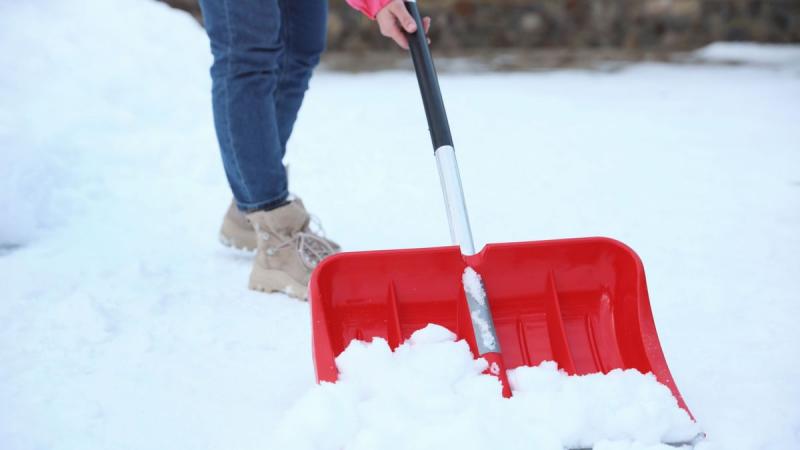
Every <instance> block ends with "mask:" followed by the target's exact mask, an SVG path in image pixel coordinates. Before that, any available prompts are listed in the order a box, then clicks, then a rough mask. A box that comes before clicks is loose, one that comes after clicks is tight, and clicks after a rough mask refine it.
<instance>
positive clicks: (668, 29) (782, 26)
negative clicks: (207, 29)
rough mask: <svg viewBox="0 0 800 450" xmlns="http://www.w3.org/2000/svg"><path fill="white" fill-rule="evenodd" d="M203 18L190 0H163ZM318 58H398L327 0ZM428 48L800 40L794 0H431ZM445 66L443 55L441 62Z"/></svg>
mask: <svg viewBox="0 0 800 450" xmlns="http://www.w3.org/2000/svg"><path fill="white" fill-rule="evenodd" d="M162 1H165V2H166V3H168V4H169V5H171V6H173V7H175V8H179V9H182V10H185V11H187V12H188V13H190V14H192V15H193V16H194V17H195V18H196V19H197V20H198V21H199V22H200V23H202V14H201V12H200V7H199V6H198V2H197V0H162ZM329 8H330V16H329V20H328V51H327V53H326V55H325V58H324V62H325V63H326V64H327V66H328V67H331V68H335V69H341V70H363V69H367V70H369V69H385V68H391V67H398V66H402V67H405V66H406V65H407V64H408V62H407V58H405V54H403V53H402V52H399V51H396V52H390V53H387V52H385V51H380V50H385V49H387V48H391V47H392V45H393V44H392V43H391V42H390V41H388V40H386V39H380V36H379V35H378V33H377V31H376V30H377V27H376V26H375V24H374V23H372V21H370V20H369V19H367V18H366V17H364V16H363V15H361V14H359V13H358V12H357V11H354V10H353V9H352V8H350V7H349V6H348V5H347V4H346V2H345V1H344V0H332V1H330V2H329ZM422 10H423V12H424V13H425V14H427V15H430V16H431V17H432V20H433V25H432V27H431V32H430V37H431V41H432V44H433V46H434V48H435V51H436V54H437V56H439V57H441V56H449V57H469V58H470V61H471V63H472V64H473V65H474V66H475V67H474V68H475V69H479V68H481V67H484V68H490V69H504V70H514V69H526V68H537V67H540V68H552V67H570V66H585V65H590V64H593V63H597V62H608V61H640V60H666V59H670V58H679V57H681V56H682V55H683V53H684V52H687V51H690V50H694V49H697V48H699V47H702V46H704V45H707V44H709V43H711V42H715V41H750V42H761V43H789V42H800V1H798V0H430V1H426V2H424V3H423V4H422ZM443 68H445V69H446V68H447V64H445V67H443Z"/></svg>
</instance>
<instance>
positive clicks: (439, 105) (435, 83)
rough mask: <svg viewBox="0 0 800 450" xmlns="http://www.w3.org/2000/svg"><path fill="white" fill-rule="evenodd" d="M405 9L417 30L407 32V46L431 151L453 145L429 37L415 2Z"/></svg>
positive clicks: (409, 3)
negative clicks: (429, 133) (423, 107)
mask: <svg viewBox="0 0 800 450" xmlns="http://www.w3.org/2000/svg"><path fill="white" fill-rule="evenodd" d="M405 5H406V9H408V12H409V13H410V14H411V17H413V18H414V21H415V22H416V23H417V31H415V32H413V33H407V34H406V36H407V37H408V47H409V49H410V50H411V59H412V61H414V70H415V72H416V73H417V81H418V82H419V90H420V93H422V103H423V105H425V116H426V117H427V118H428V129H429V130H430V132H431V141H433V150H434V151H436V150H437V149H439V148H441V147H443V146H445V145H449V146H450V147H452V146H453V136H452V135H451V134H450V124H449V123H448V122H447V113H446V112H445V110H444V101H443V100H442V91H441V90H440V89H439V79H438V78H437V76H436V68H435V67H434V66H433V58H432V57H431V51H430V49H429V48H428V37H427V36H425V26H424V25H423V24H422V16H421V15H420V13H419V8H417V2H416V1H414V0H411V1H409V0H405Z"/></svg>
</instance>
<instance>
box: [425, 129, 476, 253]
mask: <svg viewBox="0 0 800 450" xmlns="http://www.w3.org/2000/svg"><path fill="white" fill-rule="evenodd" d="M434 155H435V156H436V165H437V166H438V167H439V180H440V181H441V183H442V193H443V194H444V204H445V207H446V208H447V221H448V222H449V223H450V239H451V240H452V241H453V244H455V245H458V246H459V247H461V254H462V255H466V256H470V255H474V254H475V244H474V243H473V242H472V229H471V228H470V226H469V216H467V204H466V203H465V202H464V190H463V189H462V188H461V175H460V174H459V172H458V162H456V152H455V150H454V149H453V147H452V146H450V145H443V146H441V147H439V148H437V149H436V151H435V152H434Z"/></svg>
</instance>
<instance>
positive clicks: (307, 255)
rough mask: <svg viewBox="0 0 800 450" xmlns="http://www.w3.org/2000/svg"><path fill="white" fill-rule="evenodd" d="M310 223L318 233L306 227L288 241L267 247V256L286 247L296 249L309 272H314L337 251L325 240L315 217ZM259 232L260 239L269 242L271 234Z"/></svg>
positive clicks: (320, 225) (312, 217)
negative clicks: (321, 262)
mask: <svg viewBox="0 0 800 450" xmlns="http://www.w3.org/2000/svg"><path fill="white" fill-rule="evenodd" d="M310 223H313V224H314V225H315V228H316V229H317V230H316V231H314V230H312V229H311V227H308V226H307V227H305V230H304V231H298V232H297V233H295V234H294V235H293V236H291V237H290V238H288V239H284V240H283V242H281V243H280V244H278V245H275V246H271V247H267V249H266V252H267V255H269V256H272V255H274V254H275V253H277V252H278V251H279V250H281V249H282V248H285V247H294V248H296V249H297V252H298V253H299V254H300V260H301V261H302V262H303V265H304V266H305V267H306V269H308V270H313V269H314V267H316V266H317V264H319V263H320V261H322V260H323V259H325V258H327V257H328V256H330V255H332V254H334V253H336V249H335V248H333V246H332V245H331V244H330V243H329V242H328V240H326V239H325V233H324V231H323V230H322V224H321V223H320V222H319V219H317V218H316V217H314V216H311V219H310ZM257 231H258V236H259V238H261V239H263V240H266V241H269V240H272V239H271V238H270V235H269V233H264V232H262V231H261V230H257Z"/></svg>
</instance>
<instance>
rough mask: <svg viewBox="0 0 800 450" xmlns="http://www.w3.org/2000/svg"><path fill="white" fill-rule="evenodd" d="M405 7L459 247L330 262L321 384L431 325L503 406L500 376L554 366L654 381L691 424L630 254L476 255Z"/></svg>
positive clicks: (323, 305)
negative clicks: (382, 342) (343, 356)
mask: <svg viewBox="0 0 800 450" xmlns="http://www.w3.org/2000/svg"><path fill="white" fill-rule="evenodd" d="M406 6H407V7H408V9H409V11H410V12H411V13H412V15H413V16H414V17H415V19H416V21H417V29H418V31H417V32H416V33H413V34H411V35H409V44H410V47H411V56H412V59H413V61H414V68H415V70H416V74H417V80H418V81H419V86H420V90H421V93H422V99H423V103H424V106H425V113H426V115H427V118H428V126H429V129H430V134H431V139H432V141H433V148H434V155H435V156H436V161H437V163H438V166H439V175H440V178H441V183H442V189H443V191H444V197H445V204H446V205H447V215H448V219H449V222H450V232H451V236H452V238H453V241H454V243H455V244H456V246H451V247H438V248H424V249H412V250H384V251H370V252H351V253H340V254H337V255H334V256H332V257H329V258H327V259H325V260H324V261H323V262H322V263H321V264H320V265H319V266H318V267H317V268H316V270H315V271H314V273H313V274H312V277H311V285H310V301H311V315H312V320H313V333H314V335H313V346H314V362H315V366H316V371H317V379H318V380H319V381H330V382H334V381H336V379H337V375H338V371H337V369H336V363H335V360H334V359H335V357H336V356H337V355H339V354H340V353H341V352H342V351H344V349H345V348H346V347H347V345H348V344H349V343H350V341H352V340H353V339H358V340H370V339H372V338H374V337H380V338H384V339H386V340H387V341H388V342H389V345H390V346H391V347H392V348H393V349H394V348H395V347H397V346H398V345H400V344H401V343H402V342H403V341H404V340H405V339H407V338H408V337H410V336H411V333H413V332H414V331H416V330H418V329H420V328H423V327H425V326H426V325H427V324H429V323H436V324H439V325H442V326H445V327H447V328H449V329H450V330H452V331H453V332H455V333H456V335H457V336H458V338H459V339H465V340H466V341H467V342H468V343H469V345H470V348H471V350H472V352H473V354H474V355H476V356H480V357H483V358H486V360H487V361H488V363H489V369H488V371H489V372H491V373H492V374H494V375H496V376H498V377H499V378H500V380H501V381H502V383H503V387H504V394H505V395H506V396H508V395H510V394H511V391H510V389H509V387H508V381H507V379H506V376H505V368H514V367H517V366H520V365H528V366H531V365H537V364H539V363H540V362H542V361H545V360H552V361H555V362H556V363H557V364H558V366H559V367H560V368H561V369H563V370H565V371H566V372H567V373H569V374H588V373H594V372H603V373H607V372H609V371H611V370H613V369H630V368H633V369H637V370H639V371H640V372H643V373H647V372H652V373H653V374H655V376H656V378H657V379H658V380H659V381H660V382H661V383H663V384H664V385H666V386H667V387H669V388H670V389H671V390H672V393H673V394H674V396H675V398H676V399H677V400H678V403H679V404H680V406H681V407H682V408H683V409H685V410H686V411H687V412H689V410H688V408H687V406H686V403H684V401H683V398H682V397H681V394H680V392H678V388H677V386H676V385H675V382H674V381H673V379H672V375H670V372H669V368H668V367H667V362H666V361H665V359H664V355H663V353H662V351H661V345H660V344H659V340H658V335H657V334H656V328H655V325H654V323H653V317H652V313H651V311H650V303H649V299H648V296H647V285H646V283H645V276H644V268H643V267H642V263H641V261H640V260H639V258H638V256H637V255H636V254H635V253H634V252H633V251H632V250H631V249H630V248H628V247H627V246H625V245H624V244H622V243H620V242H617V241H615V240H612V239H607V238H582V239H563V240H551V241H537V242H520V243H508V244H489V245H487V246H486V247H485V248H484V249H483V250H481V251H480V252H478V253H476V252H475V250H474V247H473V242H472V234H471V231H470V226H469V219H468V217H467V210H466V206H465V204H464V196H463V193H462V190H461V180H460V177H459V172H458V166H457V164H456V158H455V153H454V150H453V141H452V138H451V135H450V128H449V125H448V123H447V116H446V114H445V109H444V103H443V101H442V96H441V92H440V90H439V83H438V79H437V76H436V71H435V69H434V66H433V61H432V58H431V54H430V50H429V49H428V44H427V39H426V37H425V35H424V33H423V32H422V31H421V30H422V29H423V28H422V21H421V18H420V14H419V11H418V9H417V6H416V4H415V3H413V2H407V3H406ZM468 267H469V268H471V269H473V270H474V272H473V271H472V270H466V269H467V268H468ZM465 270H466V272H465ZM475 274H480V279H482V283H481V282H480V281H479V279H478V278H476V276H475ZM481 284H482V285H481ZM482 294H483V295H482ZM690 414H691V413H690Z"/></svg>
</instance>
